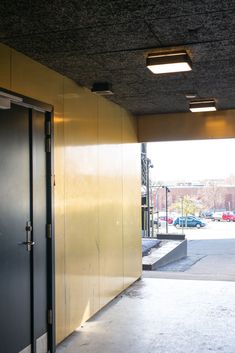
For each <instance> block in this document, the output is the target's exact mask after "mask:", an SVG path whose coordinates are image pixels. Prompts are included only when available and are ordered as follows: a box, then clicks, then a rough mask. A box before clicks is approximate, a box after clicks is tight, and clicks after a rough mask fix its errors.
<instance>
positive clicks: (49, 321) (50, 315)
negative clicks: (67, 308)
mask: <svg viewBox="0 0 235 353" xmlns="http://www.w3.org/2000/svg"><path fill="white" fill-rule="evenodd" d="M47 322H48V324H49V325H52V324H53V312H52V309H49V310H48V311H47Z"/></svg>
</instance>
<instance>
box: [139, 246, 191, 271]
mask: <svg viewBox="0 0 235 353" xmlns="http://www.w3.org/2000/svg"><path fill="white" fill-rule="evenodd" d="M186 256H187V240H162V241H161V244H160V246H159V247H158V248H152V249H151V251H150V254H149V255H147V256H143V258H142V268H143V270H147V271H154V270H156V269H157V268H159V267H161V266H164V265H167V264H169V263H171V262H174V261H177V260H180V259H182V258H184V257H186Z"/></svg>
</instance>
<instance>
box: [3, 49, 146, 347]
mask: <svg viewBox="0 0 235 353" xmlns="http://www.w3.org/2000/svg"><path fill="white" fill-rule="evenodd" d="M0 86H1V87H2V88H6V89H10V90H12V91H13V92H18V93H20V94H23V95H26V96H29V97H32V98H34V99H37V100H41V101H43V102H46V103H49V104H52V105H53V106H54V109H55V117H54V129H55V131H54V134H55V149H54V164H55V180H56V186H55V237H56V238H55V241H56V326H57V327H56V332H57V342H59V341H61V340H62V339H63V338H65V337H66V336H67V335H69V334H70V333H71V332H72V331H73V330H75V329H76V328H77V327H78V326H79V325H80V324H81V323H82V322H84V321H85V320H87V319H88V318H89V317H91V316H92V315H93V314H94V313H95V312H97V311H98V310H99V309H100V308H102V307H103V306H104V305H105V304H106V303H108V302H109V301H110V300H111V299H113V298H114V297H115V296H116V295H117V294H119V293H120V292H121V291H122V290H123V289H124V288H126V287H127V286H128V285H130V284H131V283H132V282H133V281H135V280H136V279H137V278H138V277H139V276H140V275H141V234H140V150H139V145H138V144H137V126H136V121H135V118H133V117H132V116H131V115H130V114H128V113H127V112H125V111H124V110H123V109H122V108H120V107H119V106H117V105H115V104H113V103H111V102H109V101H107V100H105V99H103V98H101V97H98V96H96V95H93V94H91V93H90V92H89V91H88V90H86V89H84V88H81V87H78V86H77V85H76V84H75V83H74V82H73V81H71V80H69V79H67V78H65V77H63V76H61V75H59V74H57V73H56V72H54V71H52V70H50V69H48V68H46V67H45V66H43V65H40V64H39V63H37V62H35V61H33V60H31V59H29V58H28V57H26V56H24V55H22V54H20V53H18V52H16V51H15V50H12V49H10V48H8V47H6V46H5V45H0Z"/></svg>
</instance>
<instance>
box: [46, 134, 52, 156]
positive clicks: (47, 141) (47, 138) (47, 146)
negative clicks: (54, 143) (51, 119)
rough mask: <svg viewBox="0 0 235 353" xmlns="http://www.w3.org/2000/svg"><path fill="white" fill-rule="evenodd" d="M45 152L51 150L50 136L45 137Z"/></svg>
mask: <svg viewBox="0 0 235 353" xmlns="http://www.w3.org/2000/svg"><path fill="white" fill-rule="evenodd" d="M46 152H47V153H50V152H51V138H50V137H46Z"/></svg>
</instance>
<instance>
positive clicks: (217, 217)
mask: <svg viewBox="0 0 235 353" xmlns="http://www.w3.org/2000/svg"><path fill="white" fill-rule="evenodd" d="M222 217H223V212H214V213H213V216H212V221H218V222H220V221H221V220H222Z"/></svg>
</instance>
